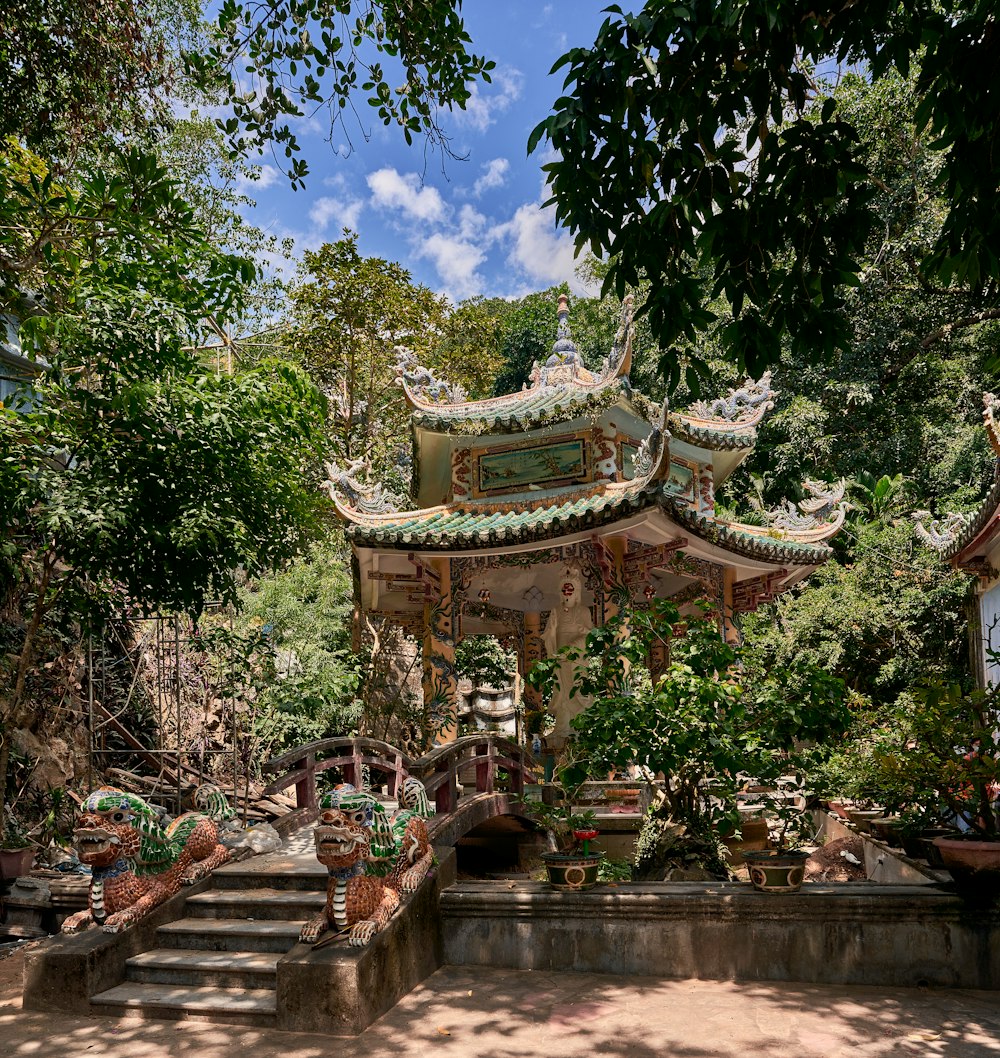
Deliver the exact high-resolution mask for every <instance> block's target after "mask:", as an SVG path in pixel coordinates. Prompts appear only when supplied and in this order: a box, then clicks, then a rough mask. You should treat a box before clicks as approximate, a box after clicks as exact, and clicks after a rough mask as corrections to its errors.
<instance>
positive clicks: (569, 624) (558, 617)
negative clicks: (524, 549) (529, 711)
mask: <svg viewBox="0 0 1000 1058" xmlns="http://www.w3.org/2000/svg"><path fill="white" fill-rule="evenodd" d="M560 591H561V592H562V601H561V603H560V605H559V606H557V607H556V608H555V609H553V610H552V612H551V613H550V614H549V620H548V623H547V624H546V626H545V631H544V632H543V633H542V642H543V643H544V644H545V652H546V654H547V655H548V656H549V657H552V656H553V655H554V654H555V653H556V652H557V651H559V650H561V649H562V648H563V647H583V646H585V644H586V640H587V633H588V632H590V631H591V630H592V629H593V627H594V622H593V620H592V618H591V616H590V608H589V607H588V606H587V605H586V604H585V603H584V600H583V577H582V576H581V574H580V572H579V570H576V569H572V568H568V569H566V570H565V572H564V573H563V580H562V586H561V588H560ZM584 660H585V659H584V658H582V657H581V658H580V659H579V660H578V661H570V660H569V659H567V658H563V659H561V660H560V662H559V668H558V669H557V673H558V677H559V683H558V686H556V687H554V688H553V690H552V696H551V698H550V699H549V706H548V708H549V712H550V713H551V714H552V715H553V716H554V717H555V721H556V726H555V730H554V731H553V732H552V733H551V734H550V735H549V737H548V739H547V741H548V743H549V745H550V746H552V747H553V748H555V749H560V748H561V747H562V744H563V743H564V742H565V740H566V738H567V736H568V735H569V734H570V731H571V728H570V721H571V720H572V719H573V717H574V716H577V715H578V714H579V713H582V712H583V710H584V709H586V708H587V706H588V705H590V699H589V698H584V697H582V696H581V695H579V694H577V695H575V696H574V697H572V698H571V697H570V691H571V690H572V688H573V676H574V670H575V669H576V667H577V666H578V665H580V664H582V663H583V662H584Z"/></svg>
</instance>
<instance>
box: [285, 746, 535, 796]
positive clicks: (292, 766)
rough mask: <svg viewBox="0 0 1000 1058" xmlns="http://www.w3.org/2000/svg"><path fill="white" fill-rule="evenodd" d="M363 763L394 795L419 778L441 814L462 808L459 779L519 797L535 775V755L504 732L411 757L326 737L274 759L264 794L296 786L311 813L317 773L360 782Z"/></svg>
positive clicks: (479, 788) (464, 783)
mask: <svg viewBox="0 0 1000 1058" xmlns="http://www.w3.org/2000/svg"><path fill="white" fill-rule="evenodd" d="M364 765H367V766H368V768H369V769H373V770H375V771H378V772H382V773H384V774H386V775H387V776H388V782H389V795H390V796H392V795H394V794H395V792H396V790H397V789H398V788H399V784H400V782H402V780H403V779H404V778H405V777H406V776H407V775H413V776H414V777H416V778H417V779H420V780H421V782H423V784H424V787H425V789H426V790H427V797H428V799H430V800H431V801H433V803H434V805H435V807H436V808H437V813H438V815H445V814H447V813H449V812H453V811H455V809H456V808H457V807H458V787H459V784H460V783H461V784H462V786H463V788H464V789H465V790H469V787H470V785H471V784H472V782H473V781H474V783H475V792H476V793H496V792H499V791H500V790H501V788H503V789H505V790H506V792H508V793H510V794H513V795H517V796H520V795H521V794H522V793H523V792H524V783H525V780H526V779H528V780H530V779H532V778H533V777H534V772H533V761H532V757H531V754H530V753H528V751H527V750H525V749H524V748H523V747H522V746H519V745H518V744H517V743H516V742H512V741H511V740H510V739H508V738H504V737H503V736H502V735H496V734H490V733H487V732H484V733H482V734H478V735H466V736H465V737H464V738H459V739H456V740H455V741H454V742H446V743H445V744H444V745H443V746H437V747H435V748H434V749H432V750H431V751H430V752H429V753H425V754H424V755H423V756H422V757H418V758H417V759H416V760H412V761H411V760H410V759H409V758H407V756H406V755H405V754H404V753H402V752H401V751H400V750H398V749H396V747H395V746H390V745H389V744H388V743H387V742H380V741H379V740H378V739H374V738H327V739H323V740H322V741H321V742H310V743H309V744H308V745H305V746H300V747H298V748H297V749H290V750H289V751H288V752H287V753H283V754H282V755H281V756H280V757H275V758H274V759H273V760H269V761H268V762H267V763H266V764H265V765H264V772H265V773H267V774H273V773H278V777H277V778H276V779H275V780H274V781H273V782H271V783H270V785H269V786H268V787H267V788H266V789H265V791H264V792H265V793H266V794H272V793H278V792H279V791H280V790H285V789H287V788H288V787H290V786H294V787H295V802H296V806H297V808H296V811H297V812H300V813H312V812H314V811H315V809H316V806H317V794H316V776H317V775H318V774H320V773H321V772H323V771H326V770H328V769H330V768H340V769H341V778H342V781H344V782H350V783H354V785H355V786H360V785H361V774H362V773H361V769H362V767H363V766H364ZM501 771H503V772H504V773H505V774H506V779H505V780H504V781H502V782H501V777H500V775H499V774H498V773H499V772H501ZM473 776H474V779H473Z"/></svg>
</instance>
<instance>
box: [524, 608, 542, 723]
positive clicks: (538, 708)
mask: <svg viewBox="0 0 1000 1058" xmlns="http://www.w3.org/2000/svg"><path fill="white" fill-rule="evenodd" d="M541 659H542V615H541V614H540V613H538V612H537V611H535V612H532V611H530V610H529V611H527V612H526V613H525V615H524V650H523V651H522V654H521V657H520V658H519V659H518V660H519V665H518V672H519V673H520V675H521V676H522V677H524V711H525V714H526V715H527V714H531V713H541V712H543V711H544V707H543V705H542V692H541V691H539V690H538V689H537V688H536V687H532V686H531V684H530V683H528V680H527V676H528V673H529V672H531V669H532V667H533V666H534V664H535V662H536V661H541Z"/></svg>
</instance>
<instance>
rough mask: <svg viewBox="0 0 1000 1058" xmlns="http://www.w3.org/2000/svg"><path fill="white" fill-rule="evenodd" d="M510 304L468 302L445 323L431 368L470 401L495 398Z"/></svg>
mask: <svg viewBox="0 0 1000 1058" xmlns="http://www.w3.org/2000/svg"><path fill="white" fill-rule="evenodd" d="M509 314H510V304H509V302H507V301H505V300H504V299H503V298H482V297H474V298H468V299H467V300H465V301H463V302H461V303H460V304H459V305H458V306H457V307H456V308H455V309H454V310H453V311H452V312H450V313H448V316H447V319H446V320H445V321H444V328H443V333H442V335H441V339H440V341H439V342H438V343H437V345H435V347H434V350H433V352H432V353H431V364H432V366H434V367H435V368H440V374H441V377H442V378H445V379H447V381H448V382H451V383H457V384H458V385H460V386H461V387H462V388H463V389H464V390H465V392H466V393H467V394H468V395H469V398H470V399H471V400H481V399H482V398H483V397H489V396H492V394H493V385H494V383H495V381H496V378H497V376H498V375H499V373H500V371H501V369H502V366H503V363H504V355H503V348H502V342H503V332H504V321H505V319H506V318H507V317H508V315H509Z"/></svg>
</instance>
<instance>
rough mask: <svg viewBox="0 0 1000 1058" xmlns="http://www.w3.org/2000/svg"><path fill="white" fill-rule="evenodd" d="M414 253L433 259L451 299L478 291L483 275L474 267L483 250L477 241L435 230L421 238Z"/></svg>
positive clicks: (481, 256)
mask: <svg viewBox="0 0 1000 1058" xmlns="http://www.w3.org/2000/svg"><path fill="white" fill-rule="evenodd" d="M417 253H418V254H419V255H420V256H421V257H426V258H428V259H429V260H430V261H432V262H433V264H434V267H435V268H436V269H437V273H438V275H439V276H440V277H441V279H442V280H443V281H444V283H445V285H446V287H447V289H446V291H445V293H447V295H448V296H449V297H450V298H451V300H452V301H461V300H462V298H467V297H471V296H472V295H473V294H479V293H481V292H482V290H483V277H482V276H481V275H479V273H478V272H477V271H476V269H477V268H478V267H479V266H480V265H481V264H482V263H483V261H485V260H486V253H485V252H484V251H483V249H482V247H481V246H479V245H478V244H476V243H473V242H469V241H468V240H466V239H462V238H459V237H456V236H452V235H444V234H442V233H441V232H436V233H435V234H434V235H431V236H430V237H429V238H427V239H424V240H422V241H421V243H420V247H419V249H418V250H417Z"/></svg>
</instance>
